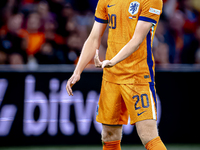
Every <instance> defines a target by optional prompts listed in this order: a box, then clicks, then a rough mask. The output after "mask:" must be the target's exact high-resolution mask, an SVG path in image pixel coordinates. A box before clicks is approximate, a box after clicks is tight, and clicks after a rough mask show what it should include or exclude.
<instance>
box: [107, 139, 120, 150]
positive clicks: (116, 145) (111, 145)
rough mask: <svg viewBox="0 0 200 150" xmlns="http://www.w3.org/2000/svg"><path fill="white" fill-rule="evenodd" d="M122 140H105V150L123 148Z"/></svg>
mask: <svg viewBox="0 0 200 150" xmlns="http://www.w3.org/2000/svg"><path fill="white" fill-rule="evenodd" d="M120 142H121V140H118V141H111V142H103V150H121V146H120Z"/></svg>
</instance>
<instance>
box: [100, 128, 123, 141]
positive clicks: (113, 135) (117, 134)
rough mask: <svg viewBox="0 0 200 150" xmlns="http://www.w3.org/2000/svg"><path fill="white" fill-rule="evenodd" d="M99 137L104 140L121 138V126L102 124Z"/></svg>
mask: <svg viewBox="0 0 200 150" xmlns="http://www.w3.org/2000/svg"><path fill="white" fill-rule="evenodd" d="M101 137H102V141H104V142H109V141H116V140H121V137H122V127H120V126H106V125H103V130H102V134H101Z"/></svg>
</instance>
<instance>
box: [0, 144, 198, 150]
mask: <svg viewBox="0 0 200 150" xmlns="http://www.w3.org/2000/svg"><path fill="white" fill-rule="evenodd" d="M166 146H167V149H168V150H200V144H194V145H192V144H191V145H178V144H177V145H176V144H175V145H170V144H169V145H166ZM0 150H102V147H101V146H90V145H88V146H86V145H84V146H81V145H79V146H26V147H0ZM122 150H145V148H144V147H143V146H140V145H122Z"/></svg>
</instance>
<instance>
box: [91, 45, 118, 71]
mask: <svg viewBox="0 0 200 150" xmlns="http://www.w3.org/2000/svg"><path fill="white" fill-rule="evenodd" d="M94 63H95V67H96V68H110V67H112V66H114V64H113V63H112V62H111V61H110V60H104V61H103V62H101V61H100V60H99V50H98V49H97V50H96V54H95V56H94Z"/></svg>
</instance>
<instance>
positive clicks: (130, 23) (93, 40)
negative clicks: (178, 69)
mask: <svg viewBox="0 0 200 150" xmlns="http://www.w3.org/2000/svg"><path fill="white" fill-rule="evenodd" d="M162 7H163V3H162V0H99V2H98V5H97V9H96V13H95V22H94V26H93V29H92V31H91V33H90V35H89V37H88V39H87V40H86V42H85V44H84V46H83V49H82V53H81V56H80V59H79V61H78V64H77V66H76V68H75V70H74V73H73V75H72V76H71V78H70V79H69V80H68V82H67V85H66V89H67V92H68V94H69V95H73V93H72V89H71V87H72V86H73V85H74V84H75V83H76V82H77V81H79V80H80V75H81V73H82V71H83V69H84V68H85V67H86V65H87V64H88V63H89V61H90V60H91V59H92V58H93V57H94V55H95V51H96V49H98V48H99V46H100V43H101V37H102V35H103V33H104V30H105V28H106V26H107V24H108V25H109V35H108V48H107V53H106V60H104V61H103V62H101V61H100V60H99V58H98V50H97V51H96V55H95V58H94V61H95V66H96V67H102V68H104V69H103V81H102V87H101V93H100V99H99V103H98V108H97V118H96V119H97V121H98V122H100V123H102V125H103V131H102V141H103V150H120V149H121V147H120V142H121V138H122V125H123V124H127V122H128V117H129V116H130V119H131V124H135V125H136V129H137V133H138V135H139V137H140V139H141V141H142V143H143V145H144V146H145V148H146V149H148V150H166V147H165V145H164V144H163V142H162V141H161V139H160V137H159V135H158V129H157V124H156V119H157V113H156V91H155V85H154V67H155V65H154V58H153V54H152V50H151V49H152V41H153V38H154V34H155V30H156V27H157V24H158V21H159V18H160V15H161V13H162Z"/></svg>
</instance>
